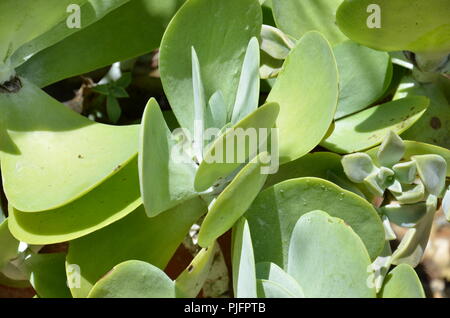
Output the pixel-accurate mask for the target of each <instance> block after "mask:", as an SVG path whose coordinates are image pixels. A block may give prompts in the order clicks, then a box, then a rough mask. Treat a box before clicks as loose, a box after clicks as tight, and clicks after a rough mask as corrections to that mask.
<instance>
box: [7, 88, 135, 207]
mask: <svg viewBox="0 0 450 318" xmlns="http://www.w3.org/2000/svg"><path fill="white" fill-rule="evenodd" d="M22 84H23V87H22V88H21V89H20V91H19V92H18V93H10V94H0V108H1V111H2V117H1V119H0V135H1V137H2V141H1V143H0V150H1V151H0V159H1V170H2V176H3V186H4V189H5V193H6V196H7V197H8V201H9V204H11V205H12V206H13V207H14V208H16V209H18V210H20V211H24V212H37V211H45V210H49V209H54V208H58V207H61V206H63V205H65V204H68V203H70V202H72V201H74V200H75V199H77V198H79V197H81V196H83V195H85V194H86V193H88V192H89V191H90V190H92V189H94V188H95V187H96V186H98V185H99V184H100V183H102V182H103V181H104V180H106V179H107V178H109V177H111V176H112V175H114V174H115V173H116V172H117V171H119V170H120V168H121V167H122V166H124V165H125V164H126V163H128V162H129V161H130V160H131V159H132V158H133V157H135V156H136V154H137V149H138V134H139V126H138V125H133V126H122V127H119V126H109V125H103V124H98V123H95V122H92V121H90V120H89V119H87V118H85V117H82V116H80V115H79V114H77V113H75V112H73V111H71V110H70V109H68V108H67V107H65V106H64V105H62V104H61V103H59V102H57V101H56V100H54V99H53V98H51V97H50V96H48V95H47V94H45V93H44V92H43V91H42V90H40V89H39V88H37V87H36V86H34V85H33V84H32V83H30V82H29V81H28V80H22Z"/></svg>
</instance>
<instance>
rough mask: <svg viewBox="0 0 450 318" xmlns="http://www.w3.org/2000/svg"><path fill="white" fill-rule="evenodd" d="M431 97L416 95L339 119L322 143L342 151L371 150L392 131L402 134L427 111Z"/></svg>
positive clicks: (332, 149)
mask: <svg viewBox="0 0 450 318" xmlns="http://www.w3.org/2000/svg"><path fill="white" fill-rule="evenodd" d="M428 104H429V100H428V98H426V97H423V96H414V97H408V98H403V99H399V100H396V101H392V102H388V103H385V104H382V105H379V106H375V107H372V108H369V109H366V110H364V111H361V112H359V113H356V114H353V115H351V116H348V117H345V118H342V119H340V120H338V121H336V123H335V126H334V130H333V131H332V132H331V135H330V136H328V137H327V138H325V139H324V140H323V141H322V142H321V145H322V146H323V147H325V148H327V149H329V150H331V151H334V152H338V153H351V152H356V151H361V150H364V149H368V148H370V147H373V146H375V145H377V144H379V143H380V142H381V141H383V139H384V137H385V136H386V134H387V133H388V132H389V131H390V130H392V131H394V132H395V133H397V134H401V133H402V132H404V131H405V130H406V129H408V128H409V127H411V126H412V125H413V124H414V123H415V122H416V121H417V120H418V119H419V118H420V117H421V116H422V115H423V114H424V112H425V111H426V108H427V107H428Z"/></svg>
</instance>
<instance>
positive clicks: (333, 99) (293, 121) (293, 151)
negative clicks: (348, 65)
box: [267, 32, 339, 163]
mask: <svg viewBox="0 0 450 318" xmlns="http://www.w3.org/2000/svg"><path fill="white" fill-rule="evenodd" d="M338 93H339V91H338V75H337V66H336V61H335V59H334V56H333V52H332V50H331V48H330V45H329V44H328V42H327V41H326V40H325V38H324V37H323V36H322V35H321V34H320V33H318V32H309V33H308V34H306V35H304V36H303V37H302V39H301V40H300V41H298V42H297V45H296V47H295V48H294V49H292V51H291V53H290V54H289V56H288V58H287V59H286V61H285V62H284V65H283V70H282V71H281V72H280V74H279V75H278V78H277V81H276V82H275V85H274V87H273V89H272V91H271V92H270V94H269V97H268V98H267V101H268V102H276V103H278V104H279V105H280V114H279V116H278V119H277V127H278V129H279V149H280V162H281V163H285V162H288V161H292V160H295V159H297V158H300V157H301V156H303V155H305V154H307V153H308V152H310V151H311V150H312V149H313V148H314V147H315V146H317V144H318V143H319V142H320V140H322V138H323V137H324V136H325V134H326V133H327V131H328V129H329V127H330V124H331V122H332V120H333V117H334V113H335V111H336V104H337V99H338Z"/></svg>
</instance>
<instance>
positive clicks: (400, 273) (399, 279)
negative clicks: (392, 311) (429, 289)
mask: <svg viewBox="0 0 450 318" xmlns="http://www.w3.org/2000/svg"><path fill="white" fill-rule="evenodd" d="M379 297H381V298H425V292H424V290H423V287H422V283H421V282H420V279H419V277H418V276H417V273H416V272H415V270H414V269H413V268H412V267H411V266H409V265H407V264H400V265H399V266H397V267H395V268H394V269H393V270H392V271H391V272H390V273H389V274H388V275H387V276H386V279H385V281H384V285H383V289H382V290H381V291H380V295H379Z"/></svg>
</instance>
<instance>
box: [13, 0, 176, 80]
mask: <svg viewBox="0 0 450 318" xmlns="http://www.w3.org/2000/svg"><path fill="white" fill-rule="evenodd" d="M72 3H73V2H72ZM181 3H182V1H181V0H165V1H160V0H132V1H129V2H128V3H126V4H125V5H123V6H121V7H120V8H118V9H117V10H114V11H113V12H111V13H110V14H108V15H107V16H105V17H104V18H103V19H101V20H100V21H97V22H96V23H94V24H92V25H90V26H88V27H87V28H85V29H83V30H81V31H79V32H77V33H75V34H72V35H71V36H69V37H67V38H65V39H64V40H63V41H61V42H59V43H57V44H55V45H53V46H51V47H49V48H47V49H45V50H43V51H41V52H39V53H38V54H36V55H34V56H33V57H32V58H30V59H29V60H28V61H27V62H26V63H24V64H22V65H21V66H20V67H19V68H18V69H17V72H18V74H20V75H21V76H24V77H26V78H28V79H29V80H31V81H32V82H34V83H35V84H36V85H38V86H41V87H43V86H47V85H50V84H52V83H55V82H57V81H59V80H62V79H65V78H68V77H71V76H75V75H79V74H83V73H86V72H89V71H92V70H95V69H98V68H101V67H103V66H107V65H110V64H112V63H114V62H117V61H123V60H126V59H130V58H133V57H137V56H140V55H143V54H145V53H148V52H150V51H152V50H153V49H156V48H157V47H158V46H159V44H160V41H161V38H162V35H163V33H164V30H165V28H166V25H167V23H168V22H169V21H170V18H171V17H172V16H173V14H174V13H175V12H176V10H177V9H178V7H179V6H180V4H181ZM124 25H126V26H127V27H126V28H124V27H123V26H124ZM112 30H114V31H112ZM148 30H151V31H148ZM130 34H132V35H133V36H130ZM87 47H88V48H89V49H88V50H87V49H86V48H87ZM62 56H63V57H64V58H61V57H62Z"/></svg>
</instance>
